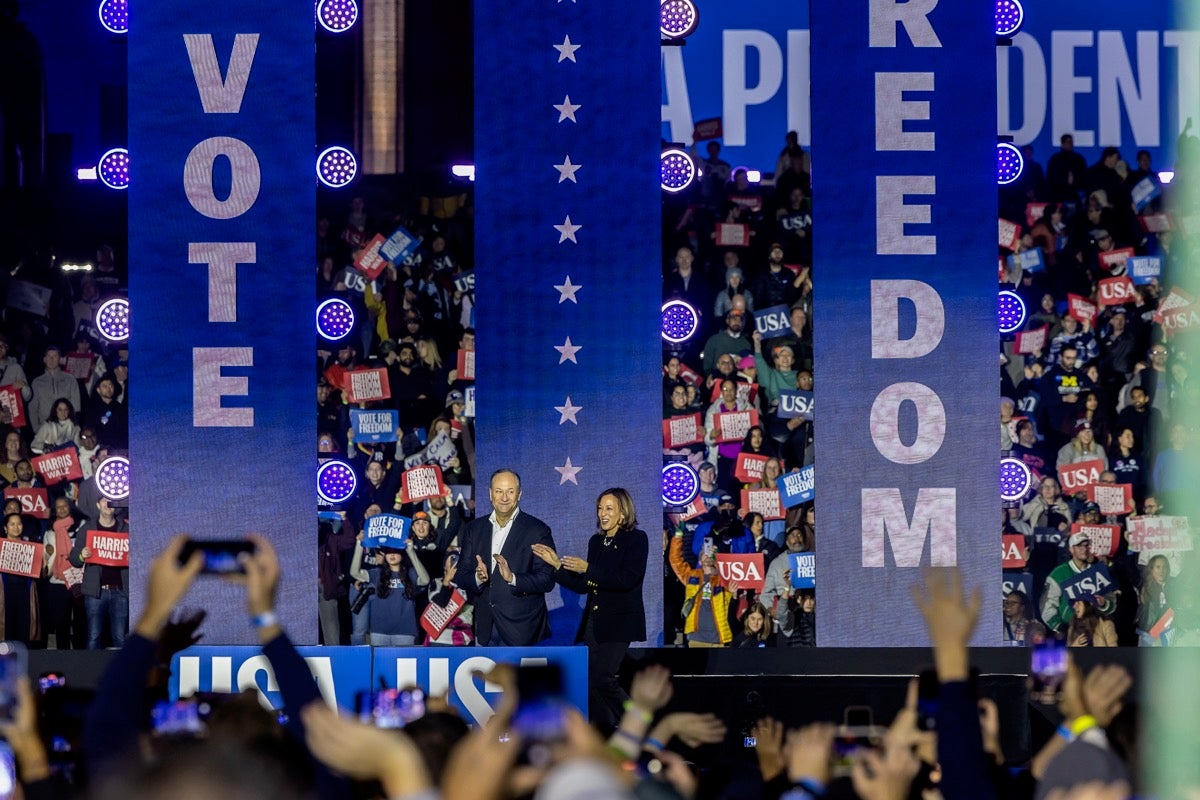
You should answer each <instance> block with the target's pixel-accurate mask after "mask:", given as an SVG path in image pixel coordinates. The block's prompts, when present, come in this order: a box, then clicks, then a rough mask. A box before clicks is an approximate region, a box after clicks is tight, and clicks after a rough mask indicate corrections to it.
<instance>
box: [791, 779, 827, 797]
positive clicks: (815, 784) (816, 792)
mask: <svg viewBox="0 0 1200 800" xmlns="http://www.w3.org/2000/svg"><path fill="white" fill-rule="evenodd" d="M796 785H797V786H799V787H800V788H801V789H803V790H804V791H806V792H808V793H809V794H811V795H812V796H814V797H820V796H821V795H823V794H825V784H824V783H821V781H819V780H817V779H816V778H813V777H811V776H808V775H805V776H804V777H803V778H801V779H800V780H798V781H796Z"/></svg>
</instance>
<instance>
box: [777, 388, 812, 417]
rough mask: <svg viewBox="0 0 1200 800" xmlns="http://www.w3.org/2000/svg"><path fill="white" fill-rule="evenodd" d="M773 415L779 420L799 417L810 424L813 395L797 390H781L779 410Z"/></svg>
mask: <svg viewBox="0 0 1200 800" xmlns="http://www.w3.org/2000/svg"><path fill="white" fill-rule="evenodd" d="M775 415H776V416H777V417H779V418H780V419H793V418H795V417H799V418H800V419H806V420H809V421H810V422H811V421H812V418H813V393H812V392H802V391H799V390H798V389H783V390H781V391H780V392H779V408H777V409H776V411H775Z"/></svg>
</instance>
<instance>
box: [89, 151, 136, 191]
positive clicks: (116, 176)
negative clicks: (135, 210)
mask: <svg viewBox="0 0 1200 800" xmlns="http://www.w3.org/2000/svg"><path fill="white" fill-rule="evenodd" d="M96 175H97V177H99V178H100V182H101V183H103V184H104V185H105V186H107V187H108V188H110V189H128V188H129V151H128V150H126V149H125V148H124V147H114V148H113V149H112V150H109V151H108V152H107V153H105V154H104V155H102V156H100V163H98V164H97V165H96Z"/></svg>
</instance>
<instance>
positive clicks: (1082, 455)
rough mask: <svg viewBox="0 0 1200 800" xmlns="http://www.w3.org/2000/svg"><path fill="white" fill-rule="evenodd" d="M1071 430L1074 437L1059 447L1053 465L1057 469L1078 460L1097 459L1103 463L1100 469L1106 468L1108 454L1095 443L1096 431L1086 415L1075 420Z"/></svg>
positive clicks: (1075, 462)
mask: <svg viewBox="0 0 1200 800" xmlns="http://www.w3.org/2000/svg"><path fill="white" fill-rule="evenodd" d="M1085 402H1086V401H1085ZM1072 430H1073V432H1074V434H1075V435H1074V438H1072V439H1071V441H1069V442H1067V443H1066V444H1064V445H1063V446H1062V447H1061V448H1059V451H1058V458H1057V459H1056V461H1055V466H1056V467H1057V468H1058V469H1062V468H1063V467H1065V466H1068V465H1070V464H1077V463H1079V462H1080V461H1094V460H1097V459H1098V460H1099V461H1101V462H1102V463H1103V464H1104V466H1102V467H1101V470H1106V469H1108V454H1107V453H1105V452H1104V448H1103V447H1101V446H1100V445H1099V444H1097V443H1096V431H1095V429H1094V427H1093V425H1092V421H1091V420H1089V419H1088V418H1087V417H1080V418H1079V419H1077V420H1075V425H1074V427H1073V429H1072Z"/></svg>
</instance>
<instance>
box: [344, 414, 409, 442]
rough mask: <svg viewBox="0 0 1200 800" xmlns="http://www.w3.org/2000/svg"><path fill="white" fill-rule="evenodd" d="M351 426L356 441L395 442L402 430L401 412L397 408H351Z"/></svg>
mask: <svg viewBox="0 0 1200 800" xmlns="http://www.w3.org/2000/svg"><path fill="white" fill-rule="evenodd" d="M350 427H351V428H352V429H353V430H354V441H356V442H368V443H370V444H379V443H381V442H394V441H396V440H397V437H398V435H399V433H398V432H399V430H400V412H399V411H396V410H394V409H393V410H391V411H387V410H375V409H362V408H352V409H350Z"/></svg>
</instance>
